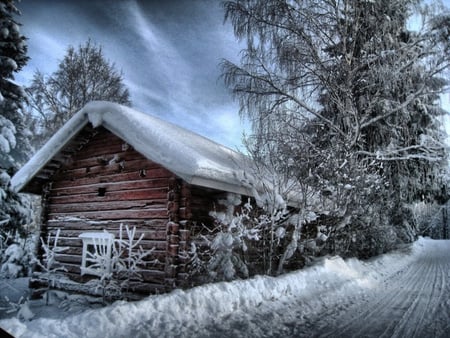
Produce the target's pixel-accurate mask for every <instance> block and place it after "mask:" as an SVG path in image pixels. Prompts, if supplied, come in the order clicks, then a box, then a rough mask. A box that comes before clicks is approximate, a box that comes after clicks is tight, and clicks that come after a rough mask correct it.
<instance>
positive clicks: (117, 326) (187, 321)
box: [0, 239, 433, 337]
mask: <svg viewBox="0 0 450 338" xmlns="http://www.w3.org/2000/svg"><path fill="white" fill-rule="evenodd" d="M432 243H433V241H432V240H427V239H420V240H419V241H417V242H416V243H415V244H414V245H413V246H412V247H411V248H409V249H407V250H406V249H405V250H404V251H397V252H395V253H390V254H387V255H383V256H381V257H378V258H376V259H373V260H371V261H368V262H361V261H358V260H356V259H350V260H345V261H344V260H343V259H342V258H340V257H331V258H327V259H322V260H320V261H318V262H317V263H316V264H315V265H314V266H312V267H310V268H307V269H305V270H301V271H298V272H294V273H289V274H286V275H283V276H280V277H277V278H273V277H261V276H259V277H255V278H252V279H249V280H245V281H235V282H231V283H225V282H222V283H216V284H209V285H205V286H201V287H197V288H193V289H191V290H187V291H182V290H175V291H174V292H172V293H170V294H166V295H157V296H150V297H148V298H146V299H144V300H142V301H139V302H134V303H126V302H123V301H120V302H116V303H114V304H113V305H111V306H109V307H106V308H102V309H98V310H89V311H86V312H84V313H81V314H79V315H75V316H72V317H68V318H66V319H64V320H61V319H58V320H56V319H45V318H41V319H37V320H33V321H30V322H26V323H22V322H20V321H18V320H17V319H8V320H2V321H0V326H1V327H3V328H4V329H6V330H8V331H9V332H11V333H12V334H13V335H15V336H17V337H128V336H133V335H136V334H137V333H139V336H154V337H164V336H168V335H169V336H183V335H185V334H186V332H191V333H192V332H198V328H199V327H200V328H201V327H202V326H206V325H208V324H210V323H212V322H214V321H221V320H222V319H225V318H226V317H227V316H229V315H230V314H235V313H236V312H242V314H246V315H251V313H252V311H255V309H261V308H266V309H270V308H273V307H280V306H285V305H283V304H287V303H290V302H293V301H294V300H295V301H297V302H301V303H302V307H303V309H304V311H305V312H307V311H317V312H319V311H322V310H324V309H326V308H327V306H328V307H330V306H333V304H338V303H339V299H343V298H347V297H351V296H352V295H354V294H355V293H358V292H359V293H361V292H365V290H367V289H368V288H375V287H379V286H380V285H379V283H380V282H381V281H382V280H383V279H385V278H386V277H387V276H391V275H393V274H395V273H396V272H397V271H399V270H401V269H402V268H404V267H405V266H407V265H408V264H409V263H410V262H412V261H413V260H414V259H415V258H416V257H417V256H418V255H420V253H421V252H422V250H423V248H424V247H426V246H427V245H432ZM274 325H276V324H274Z"/></svg>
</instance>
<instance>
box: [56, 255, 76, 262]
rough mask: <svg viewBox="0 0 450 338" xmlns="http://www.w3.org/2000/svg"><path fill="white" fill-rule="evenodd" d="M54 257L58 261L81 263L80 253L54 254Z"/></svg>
mask: <svg viewBox="0 0 450 338" xmlns="http://www.w3.org/2000/svg"><path fill="white" fill-rule="evenodd" d="M55 259H56V260H57V261H58V262H60V263H63V264H65V263H70V264H81V255H63V254H58V255H55Z"/></svg>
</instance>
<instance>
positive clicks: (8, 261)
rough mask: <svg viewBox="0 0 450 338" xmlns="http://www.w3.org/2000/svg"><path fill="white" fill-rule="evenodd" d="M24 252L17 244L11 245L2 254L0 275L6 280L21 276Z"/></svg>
mask: <svg viewBox="0 0 450 338" xmlns="http://www.w3.org/2000/svg"><path fill="white" fill-rule="evenodd" d="M24 256H25V251H24V250H23V249H22V247H21V246H20V245H19V244H16V243H14V244H11V245H10V246H9V247H8V248H7V249H6V250H5V252H4V253H3V257H2V258H3V259H2V267H1V269H0V275H1V276H3V277H7V278H17V277H20V276H21V275H22V271H23V265H22V259H23V257H24Z"/></svg>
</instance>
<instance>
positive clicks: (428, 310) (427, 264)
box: [200, 240, 450, 337]
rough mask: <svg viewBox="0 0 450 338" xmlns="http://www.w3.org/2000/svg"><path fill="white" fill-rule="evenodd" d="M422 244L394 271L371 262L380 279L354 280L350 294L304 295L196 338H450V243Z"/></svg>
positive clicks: (210, 328) (235, 319) (376, 277)
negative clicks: (422, 245)
mask: <svg viewBox="0 0 450 338" xmlns="http://www.w3.org/2000/svg"><path fill="white" fill-rule="evenodd" d="M422 244H425V245H424V247H423V250H420V252H416V253H415V254H413V255H412V257H410V258H413V259H412V260H411V261H410V262H406V261H405V263H406V264H404V266H402V267H401V268H400V269H399V270H397V271H395V270H390V269H389V268H390V267H389V266H386V265H385V264H384V263H381V262H377V260H374V261H373V263H372V264H373V265H374V267H376V266H377V265H378V264H377V263H381V264H379V267H380V268H381V271H378V272H379V276H376V273H375V274H372V275H371V276H370V275H369V276H367V277H368V278H367V279H365V278H363V276H359V277H357V278H361V277H362V279H360V283H359V285H357V286H355V288H354V293H352V292H351V290H349V289H347V288H345V287H343V290H341V291H342V292H341V291H340V290H339V288H338V289H336V290H334V291H332V290H331V291H330V290H328V291H326V292H325V293H324V294H323V295H320V294H319V295H311V297H316V296H317V297H319V298H321V297H324V299H323V301H319V302H311V300H310V299H308V298H307V299H306V300H305V297H304V295H302V296H300V297H299V298H297V299H292V302H291V303H285V304H273V306H269V308H268V309H265V310H264V311H260V312H259V313H258V314H256V315H255V314H253V313H252V314H249V315H248V316H245V317H248V318H245V317H244V318H243V317H241V316H238V318H232V319H231V318H227V319H225V322H226V323H223V325H220V324H219V323H215V324H214V325H209V326H208V327H207V331H208V332H204V334H202V335H200V336H202V337H217V336H226V337H232V336H235V335H239V336H241V337H244V336H245V337H264V336H265V337H450V241H430V240H424V241H423V243H422ZM399 259H400V260H401V259H402V258H401V257H399ZM385 263H388V262H385ZM369 265H370V263H369ZM393 268H394V269H395V267H393ZM355 270H358V269H355ZM361 272H362V273H364V272H363V271H361ZM391 272H392V273H391ZM326 293H328V294H326ZM308 301H309V303H313V304H316V305H318V307H317V308H316V310H318V311H314V309H307V308H308V307H309V305H310V304H308ZM280 305H281V306H280ZM305 307H306V309H305ZM321 308H322V309H323V311H320V309H321ZM305 310H306V311H305ZM274 323H276V325H274ZM218 333H219V335H218Z"/></svg>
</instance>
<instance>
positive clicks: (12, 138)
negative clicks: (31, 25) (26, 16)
mask: <svg viewBox="0 0 450 338" xmlns="http://www.w3.org/2000/svg"><path fill="white" fill-rule="evenodd" d="M19 14H20V11H19V10H18V9H17V7H16V6H15V4H14V1H13V0H1V1H0V167H1V168H4V169H8V170H12V171H14V170H15V169H17V163H16V162H17V161H19V162H24V161H25V160H26V159H27V157H28V155H29V153H30V147H29V143H28V140H27V129H26V127H25V123H24V120H23V105H24V103H25V101H26V94H25V92H24V90H23V89H22V88H21V87H20V86H19V85H17V84H16V83H15V82H14V74H15V73H17V72H18V71H20V70H21V69H22V67H23V66H25V64H26V63H27V61H28V56H27V55H26V53H27V45H26V38H25V37H24V36H23V35H22V34H21V33H20V24H19V23H17V21H16V20H15V19H14V16H15V15H19Z"/></svg>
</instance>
